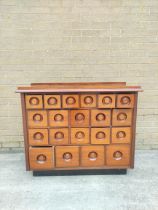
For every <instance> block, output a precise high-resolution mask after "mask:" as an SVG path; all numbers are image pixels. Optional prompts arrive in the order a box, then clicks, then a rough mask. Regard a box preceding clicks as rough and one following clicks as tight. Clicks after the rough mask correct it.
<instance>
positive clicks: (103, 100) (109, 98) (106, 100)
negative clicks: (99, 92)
mask: <svg viewBox="0 0 158 210" xmlns="http://www.w3.org/2000/svg"><path fill="white" fill-rule="evenodd" d="M102 103H103V104H105V105H108V104H111V103H112V98H111V97H109V96H105V97H104V98H103V99H102Z"/></svg>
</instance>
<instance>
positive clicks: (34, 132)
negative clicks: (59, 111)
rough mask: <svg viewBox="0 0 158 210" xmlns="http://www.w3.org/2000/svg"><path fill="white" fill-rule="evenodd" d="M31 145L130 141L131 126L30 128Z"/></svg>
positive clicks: (121, 142) (29, 138)
mask: <svg viewBox="0 0 158 210" xmlns="http://www.w3.org/2000/svg"><path fill="white" fill-rule="evenodd" d="M28 140H29V145H32V146H48V145H69V144H72V145H84V144H110V143H119V144H123V143H130V142H131V127H115V128H50V129H29V130H28Z"/></svg>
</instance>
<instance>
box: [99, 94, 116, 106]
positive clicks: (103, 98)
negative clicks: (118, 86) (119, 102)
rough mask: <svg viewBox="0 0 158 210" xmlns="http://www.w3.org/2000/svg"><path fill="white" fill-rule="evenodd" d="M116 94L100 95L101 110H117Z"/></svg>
mask: <svg viewBox="0 0 158 210" xmlns="http://www.w3.org/2000/svg"><path fill="white" fill-rule="evenodd" d="M115 99H116V95H115V94H100V95H99V96H98V107H99V108H115Z"/></svg>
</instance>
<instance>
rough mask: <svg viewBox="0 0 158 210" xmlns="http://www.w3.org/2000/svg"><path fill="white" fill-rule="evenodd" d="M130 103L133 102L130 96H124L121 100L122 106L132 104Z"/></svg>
mask: <svg viewBox="0 0 158 210" xmlns="http://www.w3.org/2000/svg"><path fill="white" fill-rule="evenodd" d="M130 102H131V99H130V97H128V96H124V97H122V98H121V104H123V105H127V104H130Z"/></svg>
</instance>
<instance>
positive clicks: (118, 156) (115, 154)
mask: <svg viewBox="0 0 158 210" xmlns="http://www.w3.org/2000/svg"><path fill="white" fill-rule="evenodd" d="M122 156H123V154H122V152H120V151H116V152H114V154H113V157H114V159H115V160H121V159H122Z"/></svg>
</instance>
